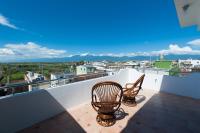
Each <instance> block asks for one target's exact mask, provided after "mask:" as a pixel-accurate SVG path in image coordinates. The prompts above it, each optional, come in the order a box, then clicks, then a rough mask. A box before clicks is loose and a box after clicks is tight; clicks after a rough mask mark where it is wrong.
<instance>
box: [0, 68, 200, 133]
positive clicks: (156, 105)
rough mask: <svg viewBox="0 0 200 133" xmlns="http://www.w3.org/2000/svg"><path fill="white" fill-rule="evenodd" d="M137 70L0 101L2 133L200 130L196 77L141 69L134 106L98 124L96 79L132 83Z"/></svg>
mask: <svg viewBox="0 0 200 133" xmlns="http://www.w3.org/2000/svg"><path fill="white" fill-rule="evenodd" d="M141 74H143V73H141V72H138V71H137V70H135V69H124V70H120V71H119V72H118V73H116V74H115V75H111V76H104V77H100V78H94V79H89V80H84V81H80V82H74V83H70V84H65V85H61V86H56V87H55V88H47V89H41V90H35V91H31V92H27V93H21V94H15V95H12V96H7V97H4V98H1V99H0V107H1V109H0V118H1V119H0V132H6V133H13V132H17V131H18V132H25V133H26V132H38V133H40V132H56V133H62V132H67V131H69V132H72V131H74V132H92V133H93V132H95V131H96V132H132V131H136V132H148V133H149V132H164V133H165V132H166V133H173V132H181V133H182V132H200V127H199V123H200V108H199V105H200V88H199V87H198V86H200V82H199V79H200V75H199V74H191V75H188V76H186V77H174V76H166V75H158V74H151V73H145V78H144V82H143V85H142V90H141V91H140V93H139V94H138V96H137V103H138V105H137V106H136V107H126V106H124V105H121V108H120V110H119V111H118V113H117V114H116V115H117V122H116V123H115V124H114V125H113V126H111V127H102V126H100V125H98V124H97V122H96V116H97V112H95V111H94V110H93V108H92V107H91V105H90V102H91V88H92V87H93V86H94V85H95V84H96V83H98V82H102V81H114V82H117V83H119V84H120V85H121V86H123V87H124V86H125V84H126V83H133V82H134V81H136V80H137V79H138V78H139V77H140V76H141Z"/></svg>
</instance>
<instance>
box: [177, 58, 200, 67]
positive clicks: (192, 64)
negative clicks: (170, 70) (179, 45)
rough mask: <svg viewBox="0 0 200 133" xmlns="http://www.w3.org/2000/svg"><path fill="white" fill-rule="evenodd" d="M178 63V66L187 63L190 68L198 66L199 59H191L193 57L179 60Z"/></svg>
mask: <svg viewBox="0 0 200 133" xmlns="http://www.w3.org/2000/svg"><path fill="white" fill-rule="evenodd" d="M178 63H179V66H181V65H182V64H183V65H188V66H190V67H191V68H195V67H196V68H199V67H200V60H193V59H187V60H179V61H178Z"/></svg>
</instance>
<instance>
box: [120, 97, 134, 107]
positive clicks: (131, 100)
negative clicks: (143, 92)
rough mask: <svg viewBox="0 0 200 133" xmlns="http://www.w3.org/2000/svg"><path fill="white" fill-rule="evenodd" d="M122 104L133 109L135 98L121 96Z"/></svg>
mask: <svg viewBox="0 0 200 133" xmlns="http://www.w3.org/2000/svg"><path fill="white" fill-rule="evenodd" d="M122 103H123V104H124V105H126V106H129V107H134V106H136V105H137V103H136V100H135V97H127V96H123V99H122Z"/></svg>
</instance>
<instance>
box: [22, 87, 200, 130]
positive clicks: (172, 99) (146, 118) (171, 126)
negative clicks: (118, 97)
mask: <svg viewBox="0 0 200 133" xmlns="http://www.w3.org/2000/svg"><path fill="white" fill-rule="evenodd" d="M137 103H138V105H137V106H136V107H127V106H124V105H123V104H122V105H121V108H120V109H119V112H117V113H116V114H117V122H116V124H115V125H113V126H111V127H102V126H100V125H98V124H97V122H96V116H97V113H96V112H95V111H94V110H93V108H92V106H91V104H90V103H85V104H81V105H78V106H75V107H73V108H70V109H68V110H67V111H66V112H63V113H60V114H59V115H57V116H55V117H52V118H50V119H47V120H44V121H42V122H40V123H37V124H35V125H33V126H31V127H29V128H26V129H24V130H21V131H20V132H21V133H35V132H37V133H43V132H57V133H64V132H89V133H93V132H109V133H110V132H148V133H149V132H154V133H155V132H159V133H160V132H163V133H165V132H170V133H172V132H181V133H188V132H200V128H199V123H200V108H198V107H199V105H200V100H194V99H192V98H188V97H183V96H177V95H173V94H169V93H159V92H157V91H153V90H142V91H140V93H139V95H138V96H137Z"/></svg>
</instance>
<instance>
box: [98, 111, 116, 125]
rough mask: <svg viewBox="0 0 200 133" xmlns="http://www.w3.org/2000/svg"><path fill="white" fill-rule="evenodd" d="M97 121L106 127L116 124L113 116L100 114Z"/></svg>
mask: <svg viewBox="0 0 200 133" xmlns="http://www.w3.org/2000/svg"><path fill="white" fill-rule="evenodd" d="M96 121H97V123H98V124H99V125H101V126H104V127H109V126H112V125H114V124H115V122H116V118H115V115H114V113H113V114H100V113H99V114H98V115H97V117H96Z"/></svg>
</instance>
